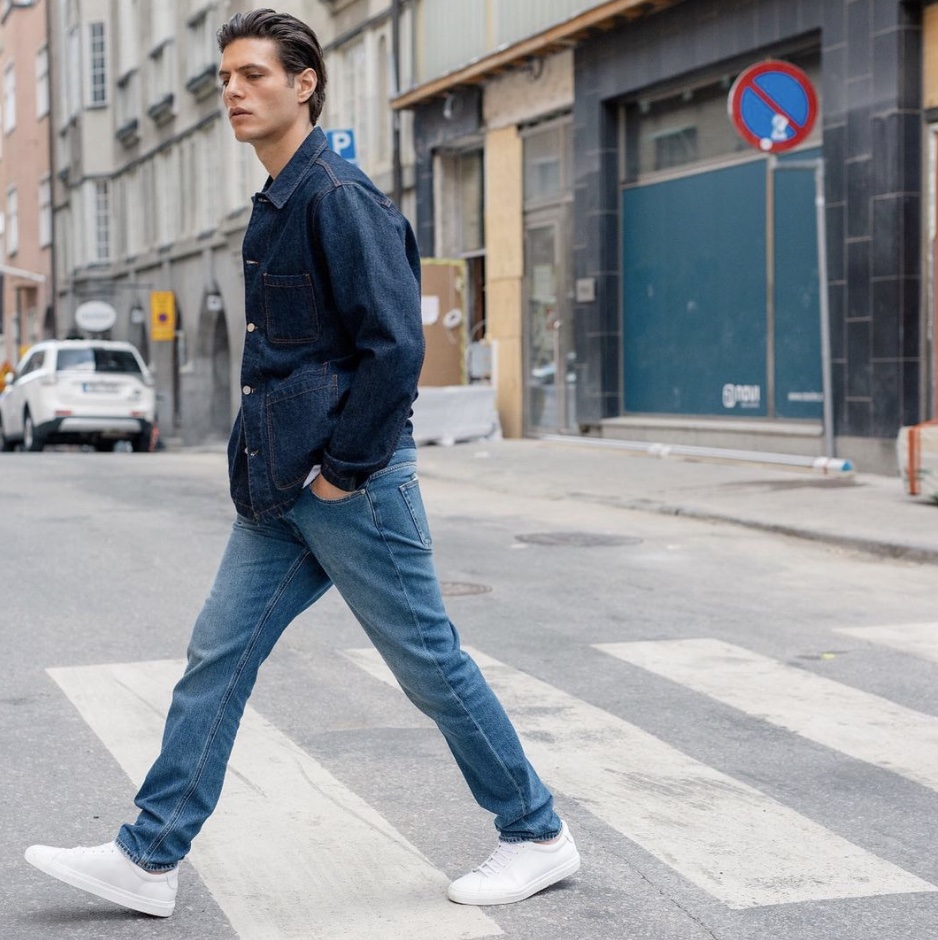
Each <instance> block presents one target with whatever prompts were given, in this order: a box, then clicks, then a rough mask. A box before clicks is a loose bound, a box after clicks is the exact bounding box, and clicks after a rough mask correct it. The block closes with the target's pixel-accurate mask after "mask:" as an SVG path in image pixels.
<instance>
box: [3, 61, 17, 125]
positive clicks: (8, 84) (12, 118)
mask: <svg viewBox="0 0 938 940" xmlns="http://www.w3.org/2000/svg"><path fill="white" fill-rule="evenodd" d="M14 127H16V69H15V67H14V64H13V63H12V62H9V63H8V64H7V67H6V68H5V69H4V71H3V130H4V131H5V132H6V133H7V134H9V133H10V131H12V130H13V128H14Z"/></svg>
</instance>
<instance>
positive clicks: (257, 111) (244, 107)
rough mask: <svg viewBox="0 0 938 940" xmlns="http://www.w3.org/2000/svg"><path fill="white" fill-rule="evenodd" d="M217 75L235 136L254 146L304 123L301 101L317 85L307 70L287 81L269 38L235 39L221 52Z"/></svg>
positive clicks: (302, 127)
mask: <svg viewBox="0 0 938 940" xmlns="http://www.w3.org/2000/svg"><path fill="white" fill-rule="evenodd" d="M218 76H219V78H220V79H221V83H222V100H223V101H224V104H225V107H226V109H227V111H228V120H229V122H230V124H231V126H232V128H233V130H234V133H235V137H236V138H237V139H238V140H240V141H242V142H244V143H251V144H254V145H255V146H257V145H258V144H260V145H262V146H263V145H264V144H276V143H277V142H279V141H280V140H282V139H283V138H284V137H285V136H286V135H287V134H289V132H290V131H291V130H294V129H297V130H304V131H305V129H306V128H307V127H308V125H309V106H308V105H307V104H306V102H307V101H308V99H309V96H310V95H311V94H312V92H313V90H314V89H315V87H316V73H315V72H313V70H312V69H307V70H306V72H303V73H302V74H301V75H297V76H293V81H292V83H291V82H290V78H291V76H289V75H288V74H287V73H286V72H285V71H284V69H283V66H282V65H281V64H280V59H279V58H278V57H277V46H276V43H275V42H274V41H273V40H272V39H236V40H234V42H231V43H229V44H228V46H227V47H226V48H225V51H224V52H223V53H222V57H221V66H220V67H219V69H218Z"/></svg>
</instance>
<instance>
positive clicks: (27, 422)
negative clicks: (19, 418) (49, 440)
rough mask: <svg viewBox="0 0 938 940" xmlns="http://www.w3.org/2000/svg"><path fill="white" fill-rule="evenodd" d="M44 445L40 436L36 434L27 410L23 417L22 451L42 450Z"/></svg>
mask: <svg viewBox="0 0 938 940" xmlns="http://www.w3.org/2000/svg"><path fill="white" fill-rule="evenodd" d="M44 444H45V442H44V441H43V439H42V435H40V434H37V433H36V428H35V427H34V426H33V418H32V415H31V414H30V413H29V409H28V408H27V409H26V414H24V415H23V450H32V451H38V450H42V448H43V446H44Z"/></svg>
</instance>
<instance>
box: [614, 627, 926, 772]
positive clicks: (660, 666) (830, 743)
mask: <svg viewBox="0 0 938 940" xmlns="http://www.w3.org/2000/svg"><path fill="white" fill-rule="evenodd" d="M596 649H598V650H601V651H602V652H604V653H608V654H609V655H610V656H615V657H616V658H617V659H622V660H624V661H625V662H628V663H631V664H632V665H634V666H639V667H641V668H642V669H647V670H648V671H649V672H653V673H655V674H656V675H659V676H663V677H664V678H666V679H671V680H672V681H674V682H679V683H681V685H684V686H686V687H687V688H689V689H693V690H694V691H695V692H700V693H702V694H703V695H707V696H709V697H710V698H713V699H716V700H717V701H718V702H722V703H723V704H724V705H730V706H731V707H733V708H737V709H739V710H740V711H743V712H745V713H746V714H748V715H752V716H754V717H756V718H760V719H762V720H763V721H768V722H770V723H772V724H774V725H778V726H779V727H781V728H785V729H786V730H787V731H792V732H794V733H795V734H799V735H801V736H802V737H804V738H807V739H808V740H810V741H815V742H816V743H818V744H822V745H824V746H825V747H829V748H831V749H833V750H835V751H840V752H841V753H843V754H847V755H848V756H850V757H853V758H855V759H856V760H861V761H865V762H866V763H868V764H874V765H875V766H877V767H882V768H884V769H885V770H889V771H892V772H893V773H897V774H901V775H902V776H903V777H907V778H908V779H909V780H914V781H915V782H916V783H919V784H921V785H922V786H925V787H929V788H930V789H932V790H938V718H935V717H933V716H931V715H926V714H923V713H922V712H918V711H914V710H913V709H911V708H906V707H905V706H903V705H898V704H896V703H895V702H891V701H889V700H888V699H885V698H882V697H880V696H878V695H872V694H870V693H869V692H862V691H860V690H859V689H855V688H853V687H852V686H849V685H844V684H843V683H841V682H836V681H834V680H833V679H827V678H825V677H824V676H819V675H816V674H814V673H811V672H808V671H806V670H804V669H798V668H796V667H794V666H787V665H785V664H784V663H780V662H777V661H776V660H774V659H769V658H768V657H767V656H761V655H759V654H758V653H753V652H750V651H749V650H746V649H743V648H742V647H740V646H734V645H732V644H731V643H723V642H721V641H720V640H714V639H694V640H664V641H660V642H659V641H653V642H643V643H609V644H600V645H598V646H597V647H596Z"/></svg>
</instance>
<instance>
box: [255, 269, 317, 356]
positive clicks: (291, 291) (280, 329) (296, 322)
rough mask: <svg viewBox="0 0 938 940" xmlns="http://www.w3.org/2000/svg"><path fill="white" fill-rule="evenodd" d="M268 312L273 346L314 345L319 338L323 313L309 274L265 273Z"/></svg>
mask: <svg viewBox="0 0 938 940" xmlns="http://www.w3.org/2000/svg"><path fill="white" fill-rule="evenodd" d="M264 313H265V315H266V317H267V339H268V340H269V341H270V342H271V343H312V342H315V341H316V340H317V339H319V311H318V310H317V309H316V295H315V293H314V292H313V280H312V278H311V277H310V276H309V275H308V274H265V275H264Z"/></svg>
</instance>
